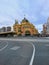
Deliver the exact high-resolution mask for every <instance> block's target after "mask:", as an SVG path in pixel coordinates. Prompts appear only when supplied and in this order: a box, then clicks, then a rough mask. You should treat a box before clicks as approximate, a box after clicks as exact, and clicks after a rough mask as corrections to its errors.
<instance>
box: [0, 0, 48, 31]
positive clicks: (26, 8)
mask: <svg viewBox="0 0 49 65" xmlns="http://www.w3.org/2000/svg"><path fill="white" fill-rule="evenodd" d="M24 15H25V17H26V18H27V19H28V20H29V21H30V22H31V23H33V24H34V25H35V26H36V28H37V29H38V30H39V31H41V30H42V25H43V24H44V23H46V22H47V18H48V17H49V0H0V27H2V26H12V25H13V24H14V23H15V19H16V20H18V21H19V22H20V21H21V20H22V19H23V18H24Z"/></svg>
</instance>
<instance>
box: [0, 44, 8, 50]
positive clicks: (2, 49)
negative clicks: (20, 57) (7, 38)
mask: <svg viewBox="0 0 49 65" xmlns="http://www.w3.org/2000/svg"><path fill="white" fill-rule="evenodd" d="M7 46H8V44H7V45H5V46H4V47H3V48H1V49H0V51H3V50H4V49H5V48H6V47H7Z"/></svg>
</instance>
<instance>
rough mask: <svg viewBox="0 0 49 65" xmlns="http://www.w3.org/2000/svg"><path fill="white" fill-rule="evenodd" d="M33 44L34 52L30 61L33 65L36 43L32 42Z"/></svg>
mask: <svg viewBox="0 0 49 65" xmlns="http://www.w3.org/2000/svg"><path fill="white" fill-rule="evenodd" d="M31 44H32V43H31ZM32 46H33V54H32V57H31V61H30V64H29V65H33V61H34V56H35V46H34V44H32Z"/></svg>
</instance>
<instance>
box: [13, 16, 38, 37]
mask: <svg viewBox="0 0 49 65" xmlns="http://www.w3.org/2000/svg"><path fill="white" fill-rule="evenodd" d="M13 30H14V31H15V33H16V35H22V36H25V35H31V36H32V35H37V34H38V30H37V29H36V28H35V26H34V25H33V24H31V23H30V22H29V21H28V20H27V19H26V18H25V17H24V19H23V20H22V21H21V23H20V24H19V23H18V21H17V20H15V24H14V25H13Z"/></svg>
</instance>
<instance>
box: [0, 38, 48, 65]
mask: <svg viewBox="0 0 49 65" xmlns="http://www.w3.org/2000/svg"><path fill="white" fill-rule="evenodd" d="M0 65H49V37H47V38H46V37H43V38H38V37H36V38H32V37H30V38H22V39H21V38H19V39H17V38H15V39H13V38H12V39H9V38H0Z"/></svg>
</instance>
